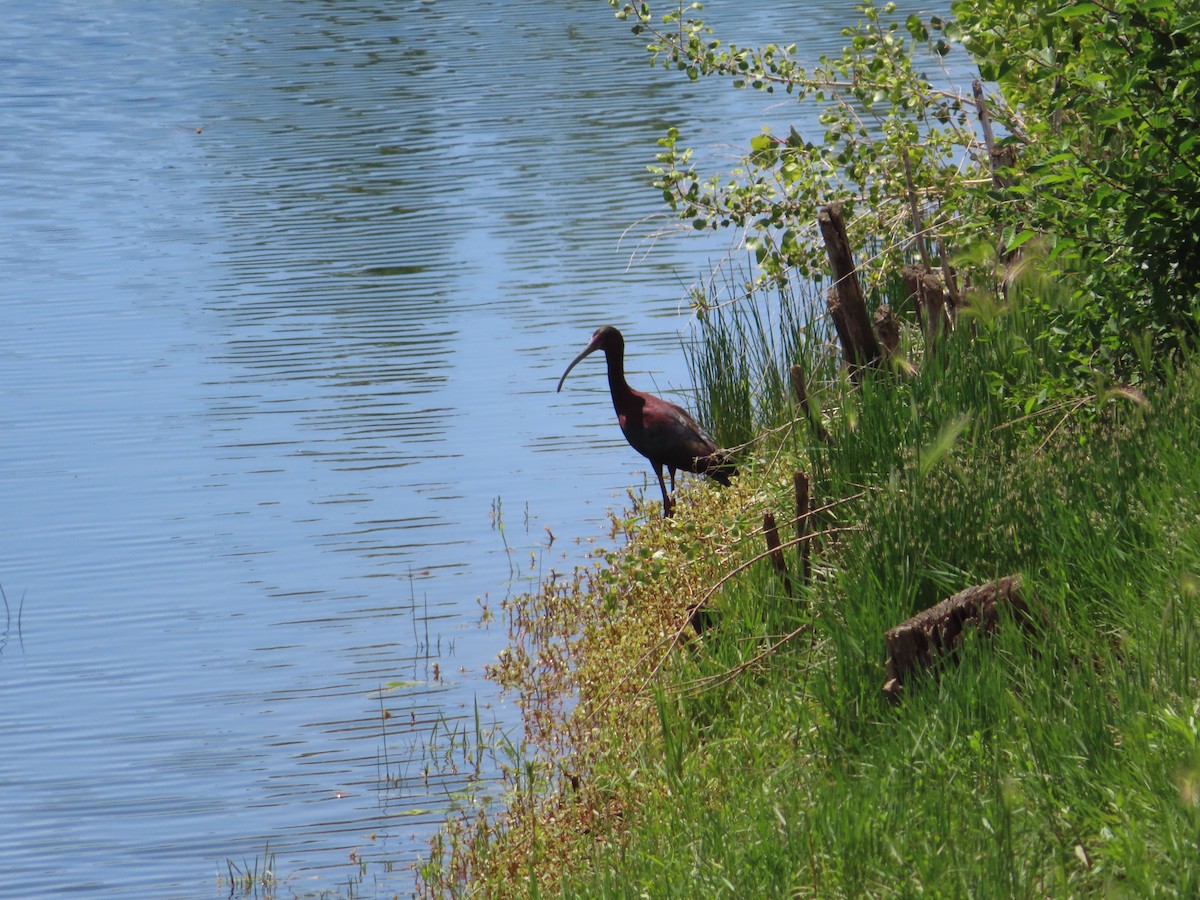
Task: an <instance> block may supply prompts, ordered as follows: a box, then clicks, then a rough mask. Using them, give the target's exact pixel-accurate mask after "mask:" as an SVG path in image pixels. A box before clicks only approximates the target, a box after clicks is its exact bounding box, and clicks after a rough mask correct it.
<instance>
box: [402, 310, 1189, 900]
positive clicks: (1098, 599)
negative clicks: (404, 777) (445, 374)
mask: <svg viewBox="0 0 1200 900" xmlns="http://www.w3.org/2000/svg"><path fill="white" fill-rule="evenodd" d="M1027 324H1030V323H1024V324H1023V323H1021V322H1019V321H1015V320H1014V319H1013V317H1002V318H1001V319H997V320H996V321H994V322H992V323H991V324H988V323H976V327H975V328H974V329H968V328H960V329H959V330H958V332H956V337H955V338H954V339H952V340H951V341H949V342H948V344H947V345H946V346H944V347H943V348H942V349H941V350H939V351H938V352H937V353H935V354H933V355H930V356H928V357H926V358H925V359H922V360H919V362H920V371H919V373H917V374H915V375H912V374H896V373H892V372H882V371H881V372H877V373H874V374H873V375H871V376H869V377H867V378H866V379H864V380H863V382H862V384H861V385H857V386H855V385H851V384H850V383H848V382H845V381H842V382H831V383H830V386H829V388H828V389H827V391H826V393H825V394H824V395H823V396H822V397H821V398H820V399H821V400H822V402H823V404H824V405H825V407H826V411H827V413H826V418H827V424H828V426H829V428H830V430H831V432H832V434H831V437H832V440H831V442H830V443H828V444H826V443H825V442H823V441H817V440H814V439H813V438H812V432H811V429H809V428H808V427H807V425H806V424H805V423H804V421H803V419H802V418H799V417H797V419H796V420H795V421H794V422H793V423H792V426H793V427H790V428H786V427H785V428H783V429H780V430H777V431H775V432H772V433H770V434H769V435H768V436H767V437H765V438H762V439H760V441H759V442H758V443H757V444H756V445H755V446H754V447H753V448H752V449H751V450H750V451H748V453H749V454H750V455H752V456H753V457H754V459H755V460H756V463H755V464H753V465H751V466H750V467H748V468H749V471H747V473H746V474H745V475H744V476H743V477H742V478H740V479H739V480H738V481H737V482H736V483H735V486H734V487H733V488H732V489H728V490H725V491H718V490H716V489H713V488H710V487H708V486H696V489H694V490H692V491H691V492H690V493H689V494H688V497H687V499H686V501H685V502H684V503H682V504H681V509H680V512H679V513H678V514H677V517H676V519H675V520H673V521H665V522H664V521H661V520H660V519H658V518H657V516H656V511H655V508H653V507H651V508H650V509H648V510H646V511H645V513H646V515H645V518H640V517H638V515H637V513H638V512H639V511H638V510H634V512H633V515H632V516H631V518H630V519H629V520H628V521H616V520H614V530H613V535H612V538H613V541H614V544H615V545H619V546H620V547H621V549H620V550H618V551H614V552H610V553H605V554H601V555H598V557H597V559H596V560H595V564H594V565H593V566H591V567H587V568H584V569H582V570H580V571H578V572H576V573H575V574H574V576H573V577H563V578H556V579H554V580H553V581H552V583H548V584H547V585H545V587H544V588H543V590H542V591H541V593H539V594H538V595H536V596H530V597H526V598H522V600H520V601H519V602H517V603H516V604H514V605H513V607H512V608H511V609H510V616H511V627H512V633H513V646H512V648H511V649H510V651H509V652H508V653H507V654H506V655H505V657H504V658H503V659H502V660H501V663H500V665H499V666H498V667H497V671H496V676H497V677H498V678H500V679H501V680H503V681H504V682H505V683H506V684H508V686H509V687H510V688H511V689H512V690H513V691H515V692H516V693H518V694H519V695H520V696H521V697H522V699H523V702H524V704H525V708H526V713H527V732H526V735H525V737H524V740H520V741H518V740H514V742H513V745H512V746H511V747H510V748H509V751H510V754H511V761H512V765H511V769H510V776H511V783H512V787H513V796H512V804H511V807H510V812H509V814H508V815H507V816H504V817H501V818H500V819H498V820H493V821H491V822H488V821H487V820H485V819H482V818H480V819H478V820H469V819H464V820H463V821H462V822H460V823H458V824H457V826H456V827H452V828H451V829H450V830H449V831H448V832H447V833H446V834H445V835H444V836H443V838H442V839H441V842H440V843H439V845H438V846H437V848H436V850H437V854H436V855H435V860H434V861H433V862H432V863H431V864H430V866H428V867H427V868H426V870H425V872H424V878H425V886H426V888H427V889H428V891H429V893H432V894H439V893H440V894H474V895H480V896H499V895H515V896H526V895H534V894H537V893H539V892H546V893H554V894H562V895H565V896H581V897H598V896H622V897H624V896H636V895H644V896H653V897H670V896H705V897H709V896H728V897H746V896H801V895H802V896H821V897H825V896H846V897H853V896H864V895H873V896H908V895H916V894H933V895H937V896H960V895H972V896H999V897H1013V896H1017V897H1027V896H1028V897H1033V896H1039V897H1040V896H1059V895H1077V894H1092V893H1096V894H1099V893H1109V892H1116V893H1119V894H1122V895H1129V896H1139V897H1141V896H1195V895H1197V893H1200V690H1198V688H1200V652H1198V647H1197V638H1198V636H1200V455H1198V454H1197V453H1196V450H1195V448H1196V447H1197V446H1200V367H1198V366H1197V365H1196V364H1194V363H1185V364H1183V365H1182V366H1181V367H1180V368H1178V369H1172V370H1170V371H1167V372H1165V373H1164V375H1163V378H1162V380H1161V381H1160V382H1157V383H1155V385H1154V386H1153V387H1147V389H1146V393H1145V394H1144V395H1143V394H1142V393H1141V392H1139V391H1133V390H1129V389H1123V388H1116V389H1112V388H1105V387H1104V386H1097V387H1096V390H1095V391H1093V392H1091V393H1088V394H1082V395H1078V396H1075V397H1072V398H1070V399H1069V400H1065V399H1064V400H1059V401H1054V402H1042V403H1041V404H1039V403H1038V402H1036V400H1037V396H1036V395H1034V394H1032V393H1030V391H1029V390H1028V388H1029V386H1030V385H1031V384H1036V383H1038V381H1039V380H1041V379H1046V378H1051V379H1052V378H1054V377H1055V375H1056V373H1055V371H1054V367H1053V365H1049V366H1048V365H1047V363H1046V361H1045V360H1046V358H1045V356H1044V355H1043V354H1042V353H1041V352H1040V351H1041V349H1042V348H1040V347H1039V346H1038V345H1037V339H1036V338H1034V337H1028V335H1034V334H1036V333H1037V330H1036V329H1035V328H1028V327H1025V326H1026V325H1027ZM970 331H974V332H975V333H974V336H973V337H971V336H969V332H970ZM1023 335H1025V337H1023ZM796 470H802V471H805V472H806V473H808V474H809V475H810V476H811V478H812V481H813V485H814V491H815V493H816V498H817V503H816V505H818V506H820V507H822V510H821V511H820V512H819V513H818V514H817V517H816V522H815V531H817V532H818V536H817V537H816V538H814V539H813V541H812V551H811V552H812V567H813V574H812V577H811V578H810V579H809V580H807V581H805V580H804V579H803V578H802V577H801V565H800V561H799V557H798V550H797V549H791V550H789V551H787V552H788V554H789V556H788V564H789V567H790V573H789V577H788V579H787V580H786V581H785V580H784V579H783V578H782V577H781V576H780V575H779V573H778V572H776V571H775V570H774V569H773V568H772V567H771V566H770V565H769V563H768V562H767V561H766V560H764V559H762V558H761V556H762V551H763V549H764V546H763V537H762V513H763V512H764V511H772V512H773V513H774V514H775V516H776V518H778V519H779V520H780V521H781V522H783V521H784V520H786V519H787V518H789V516H790V511H791V510H792V509H793V505H792V503H793V501H792V493H791V492H792V473H793V471H796ZM784 530H785V537H786V536H787V532H788V531H789V529H788V528H786V527H785V529H784ZM1016 573H1019V574H1020V575H1021V576H1022V577H1023V582H1024V586H1025V587H1024V591H1025V595H1026V596H1027V598H1029V599H1030V602H1031V606H1033V607H1034V608H1035V610H1036V616H1035V620H1036V624H1035V627H1034V628H1033V630H1032V631H1031V632H1030V631H1026V630H1023V629H1021V628H1019V627H1017V625H1016V624H1014V623H1012V622H1002V624H1001V627H1000V628H999V630H998V631H997V632H996V633H995V634H994V635H992V636H990V637H987V638H983V637H979V636H977V635H975V634H974V633H973V632H970V633H968V635H967V639H966V640H965V641H964V643H963V645H962V646H961V648H960V649H959V652H958V653H957V655H956V656H955V658H954V659H953V660H952V661H949V662H947V663H945V664H944V665H943V666H941V667H940V668H939V669H937V671H936V672H935V673H934V674H933V675H931V676H927V677H924V678H922V679H920V680H919V681H918V682H917V683H915V684H912V685H910V686H908V688H907V689H906V691H905V694H904V697H903V700H902V702H901V703H900V704H899V705H897V706H892V705H889V703H888V702H887V701H886V699H885V697H884V694H883V692H882V691H881V686H882V684H883V681H884V659H885V656H886V652H885V649H884V642H883V635H884V632H885V631H886V630H887V629H888V628H890V627H892V626H894V625H896V624H898V623H899V622H901V621H902V620H904V619H906V618H908V617H909V616H911V615H913V614H914V613H916V612H917V611H919V610H921V609H924V608H926V607H928V606H930V605H932V604H933V603H935V602H937V601H938V600H940V599H942V598H944V597H947V596H949V595H950V594H953V593H954V592H956V591H958V590H961V589H963V588H965V587H968V586H971V585H974V584H979V583H981V582H985V581H988V580H990V579H993V578H996V577H998V576H1003V575H1008V574H1016ZM697 606H703V607H704V609H705V610H706V618H705V620H704V621H703V622H700V621H698V620H696V619H694V618H693V617H692V616H691V615H690V611H691V610H692V609H694V608H695V607H697ZM693 625H707V626H708V627H706V628H704V629H703V630H702V633H701V634H700V635H699V636H697V635H696V633H695V631H694V628H693Z"/></svg>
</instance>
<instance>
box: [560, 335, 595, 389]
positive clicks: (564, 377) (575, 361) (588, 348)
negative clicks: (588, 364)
mask: <svg viewBox="0 0 1200 900" xmlns="http://www.w3.org/2000/svg"><path fill="white" fill-rule="evenodd" d="M595 349H596V345H595V344H588V345H587V346H586V347H584V348H583V352H582V353H580V354H579V355H578V356H577V357H575V358H574V359H573V360H571V364H570V365H569V366H567V371H565V372H563V373H562V378H560V379H558V387H557V388H556V389H555V391H554V393H556V394H557V393H558V392H559V391H561V390H562V386H563V382H564V381H566V380H567V376H568V375H570V374H571V370H572V369H573V368H575V366H576V365H577V364H578V363H579V361H580V360H581V359H583V358H584V357H585V356H587V355H588V354H589V353H591V352H593V351H594V350H595Z"/></svg>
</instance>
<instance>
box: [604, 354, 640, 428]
mask: <svg viewBox="0 0 1200 900" xmlns="http://www.w3.org/2000/svg"><path fill="white" fill-rule="evenodd" d="M604 355H605V357H607V360H608V389H609V391H610V392H611V393H612V398H613V405H614V406H616V407H617V410H618V412H619V411H620V407H621V403H622V401H628V400H632V399H634V397H635V396H636V394H635V392H634V390H633V388H631V387H630V386H629V382H627V381H626V380H625V354H624V353H622V352H621V351H620V350H613V349H605V351H604Z"/></svg>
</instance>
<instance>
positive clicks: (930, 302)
mask: <svg viewBox="0 0 1200 900" xmlns="http://www.w3.org/2000/svg"><path fill="white" fill-rule="evenodd" d="M900 277H901V279H902V280H903V281H904V286H905V287H906V288H908V293H909V295H910V296H912V298H913V303H914V305H915V307H916V310H917V319H918V321H920V323H921V325H922V327H924V329H925V338H926V340H927V341H928V342H929V343H933V342H935V341H938V340H940V339H941V338H942V336H943V335H945V334H947V333H948V332H949V331H950V319H949V317H948V316H947V315H946V299H945V295H944V294H943V292H942V282H941V279H939V278H938V277H937V276H936V275H933V274H931V273H930V272H927V271H925V270H923V269H921V268H919V267H917V266H905V267H904V268H903V270H901V272H900Z"/></svg>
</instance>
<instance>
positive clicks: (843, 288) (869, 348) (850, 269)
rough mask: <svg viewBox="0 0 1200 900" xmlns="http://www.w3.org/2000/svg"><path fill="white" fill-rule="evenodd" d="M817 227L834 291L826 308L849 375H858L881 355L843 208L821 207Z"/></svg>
mask: <svg viewBox="0 0 1200 900" xmlns="http://www.w3.org/2000/svg"><path fill="white" fill-rule="evenodd" d="M817 224H818V225H819V226H820V228H821V237H822V238H824V239H825V250H826V252H827V253H828V254H829V268H830V270H831V271H832V273H833V288H831V289H830V291H829V296H828V297H827V298H826V304H827V305H828V307H829V314H830V315H831V316H832V317H833V325H834V328H835V329H836V330H837V333H838V340H840V341H841V344H842V352H843V353H844V354H845V357H846V363H847V365H849V366H850V374H851V375H857V373H858V372H859V371H860V370H861V369H863V368H865V367H867V366H873V365H875V363H876V362H878V360H879V357H880V355H881V351H880V349H879V341H878V340H877V339H876V337H875V331H874V329H873V328H872V327H871V317H870V316H869V315H868V314H867V303H866V300H865V299H864V298H863V292H862V285H860V284H859V282H858V273H857V271H856V270H855V268H854V254H853V252H852V251H851V249H850V239H849V237H847V236H846V220H845V219H844V218H842V208H841V206H840V205H838V204H836V203H833V204H829V205H828V206H823V207H821V211H820V212H819V213H817Z"/></svg>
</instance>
